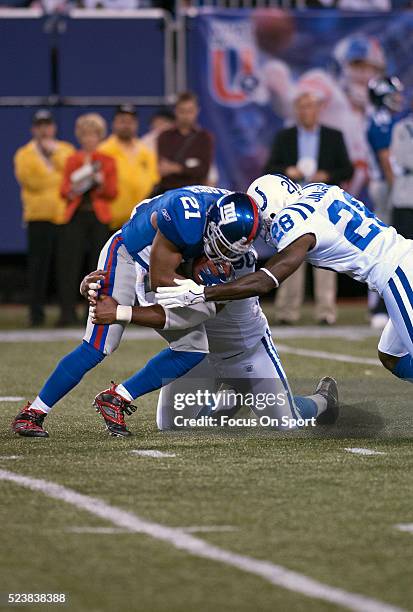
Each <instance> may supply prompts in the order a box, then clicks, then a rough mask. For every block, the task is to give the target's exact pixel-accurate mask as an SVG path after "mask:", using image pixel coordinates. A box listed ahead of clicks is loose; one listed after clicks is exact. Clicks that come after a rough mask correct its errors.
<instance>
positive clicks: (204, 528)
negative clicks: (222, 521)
mask: <svg viewBox="0 0 413 612" xmlns="http://www.w3.org/2000/svg"><path fill="white" fill-rule="evenodd" d="M179 529H180V530H181V531H183V532H184V533H213V532H221V533H224V532H226V531H239V529H238V527H233V526H232V525H195V527H180V528H179Z"/></svg>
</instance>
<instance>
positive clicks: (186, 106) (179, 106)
mask: <svg viewBox="0 0 413 612" xmlns="http://www.w3.org/2000/svg"><path fill="white" fill-rule="evenodd" d="M198 115H199V106H198V101H197V98H196V96H195V95H194V94H193V93H191V92H184V93H181V94H180V95H179V96H178V100H177V102H176V105H175V127H173V128H171V129H169V130H165V131H164V132H162V134H160V135H159V138H158V172H159V175H160V176H161V180H160V183H159V184H158V185H157V187H156V188H155V191H156V193H163V192H164V191H167V190H168V189H178V188H179V187H185V186H187V185H206V184H208V183H207V177H208V174H209V170H210V167H211V164H212V161H213V154H214V142H213V138H212V136H211V134H210V133H209V132H208V131H207V130H204V129H202V128H200V127H199V126H198V125H197V119H198Z"/></svg>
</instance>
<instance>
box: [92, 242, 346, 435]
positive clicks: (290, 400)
mask: <svg viewBox="0 0 413 612" xmlns="http://www.w3.org/2000/svg"><path fill="white" fill-rule="evenodd" d="M255 263H256V253H255V251H254V250H253V249H252V250H250V251H249V252H248V253H246V254H245V255H244V256H242V257H240V259H239V260H238V261H236V262H234V263H233V268H234V276H235V278H242V277H243V276H245V275H246V274H249V273H250V272H251V271H253V270H254V269H255ZM210 270H211V266H210V265H209V266H208V265H205V268H204V269H201V273H200V276H199V278H201V279H202V280H203V281H204V282H205V283H212V282H217V281H218V282H222V280H223V279H222V275H221V278H219V277H214V276H211V275H209V273H210ZM93 274H95V273H91V275H92V280H93V278H94V277H93ZM86 282H87V281H86ZM94 289H95V285H94V284H93V282H92V297H93V298H95V297H96V295H97V294H96V293H93V291H94ZM138 291H141V289H140V288H139V287H138ZM146 295H147V298H148V300H151V296H150V295H149V294H146ZM147 304H148V305H147V306H145V307H141V306H135V307H134V308H133V314H132V322H133V323H135V324H140V325H145V326H149V327H155V328H162V324H163V322H164V321H165V320H166V319H165V315H166V316H170V317H172V318H173V319H174V321H173V325H174V328H175V329H176V328H177V327H178V326H180V325H181V326H182V327H183V328H185V327H189V326H190V325H191V317H190V316H189V315H190V312H189V309H185V310H182V311H181V310H180V309H178V310H177V311H171V310H165V309H163V308H162V307H161V306H158V305H155V306H154V305H150V301H148V302H147ZM117 307H118V303H117V302H116V301H115V300H114V299H113V298H111V297H109V296H104V297H103V299H101V301H99V302H97V303H95V304H94V306H93V310H92V312H93V313H94V314H93V316H94V319H93V320H94V323H100V324H112V323H115V322H116V311H117ZM204 324H205V328H206V333H207V338H208V344H209V354H208V355H207V358H206V359H204V360H203V362H202V364H201V363H200V364H198V365H197V366H196V367H195V368H193V369H192V370H191V371H190V372H188V373H187V374H185V375H184V376H182V377H181V378H180V380H179V381H177V380H176V381H173V382H171V383H169V384H168V385H166V386H164V387H163V388H162V390H161V393H160V395H159V400H158V407H157V424H158V428H159V429H161V430H167V429H173V428H179V427H181V426H183V425H184V424H185V422H184V421H183V419H189V418H195V419H197V418H199V417H200V416H212V417H214V418H217V419H218V420H217V421H216V423H217V424H220V423H221V422H223V424H225V421H221V418H222V417H223V416H224V415H226V416H227V417H233V416H235V414H236V412H237V411H238V409H239V408H241V399H242V398H243V399H246V401H247V407H250V408H251V410H252V411H253V412H254V414H255V416H256V417H257V423H258V424H264V425H268V426H273V427H275V428H278V429H295V425H296V422H297V421H298V420H300V419H314V421H313V423H315V422H317V424H332V423H334V422H335V421H336V420H337V417H338V410H339V409H338V394H337V386H336V383H335V381H334V379H332V378H330V377H324V378H322V379H321V380H320V382H319V383H318V385H317V388H316V391H315V393H314V395H311V396H306V397H302V396H293V394H292V392H291V389H290V386H289V384H288V381H287V377H286V375H285V372H284V369H283V366H282V364H281V360H280V357H279V355H278V352H277V350H276V348H275V346H274V343H273V340H272V337H271V332H270V330H269V328H268V322H267V319H266V317H265V315H264V313H263V312H262V310H261V307H260V305H259V302H258V299H257V298H254V297H252V298H248V299H245V300H241V301H239V302H229V303H228V304H226V305H219V306H218V308H217V314H216V316H212V317H211V318H209V319H207V320H206V321H205V323H204ZM221 387H223V388H225V389H227V390H231V392H230V393H228V394H225V393H224V391H223V390H221ZM220 391H221V392H220ZM232 391H234V392H235V393H236V394H241V395H237V399H238V400H239V401H238V402H237V403H236V404H235V405H234V402H232V403H231V402H230V401H229V400H233V398H234V393H232ZM194 392H197V393H198V397H200V398H212V394H216V395H215V398H219V400H218V401H217V403H215V402H212V403H211V400H210V404H209V406H208V405H206V404H205V405H203V404H202V399H201V404H199V402H197V403H196V404H195V405H192V406H191V405H190V404H189V403H188V404H187V405H185V406H182V407H179V406H178V407H177V405H178V404H177V402H176V399H177V398H179V397H180V396H182V394H193V393H194ZM231 393H232V395H231ZM241 396H242V398H241ZM261 417H264V419H263V422H261ZM269 419H272V421H270V420H269ZM308 422H309V421H308ZM205 424H207V423H205Z"/></svg>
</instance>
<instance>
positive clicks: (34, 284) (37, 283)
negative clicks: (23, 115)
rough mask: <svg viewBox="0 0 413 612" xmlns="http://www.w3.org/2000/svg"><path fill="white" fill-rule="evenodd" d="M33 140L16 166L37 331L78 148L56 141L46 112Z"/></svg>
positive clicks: (36, 117)
mask: <svg viewBox="0 0 413 612" xmlns="http://www.w3.org/2000/svg"><path fill="white" fill-rule="evenodd" d="M32 136H33V138H32V140H31V141H30V142H29V143H27V144H26V145H25V146H24V147H21V148H20V149H18V151H17V152H16V155H15V157H14V165H15V174H16V178H17V180H18V182H19V183H20V185H21V196H22V201H23V219H24V221H25V222H26V223H27V239H28V252H27V263H28V289H29V304H30V325H31V326H32V327H35V326H38V325H42V324H43V322H44V303H45V300H46V291H47V286H48V283H49V278H50V271H51V267H52V261H53V259H54V254H55V248H56V239H57V232H58V226H59V225H60V224H62V223H64V221H65V203H64V200H63V199H62V198H61V196H60V184H61V182H62V177H63V169H64V165H65V163H66V160H67V158H68V156H69V155H71V153H72V152H73V151H74V148H73V147H72V145H71V144H69V143H67V142H63V141H59V140H57V139H56V123H55V121H54V118H53V115H52V114H51V113H50V111H48V110H46V109H43V110H38V111H37V112H36V113H35V114H34V116H33V122H32Z"/></svg>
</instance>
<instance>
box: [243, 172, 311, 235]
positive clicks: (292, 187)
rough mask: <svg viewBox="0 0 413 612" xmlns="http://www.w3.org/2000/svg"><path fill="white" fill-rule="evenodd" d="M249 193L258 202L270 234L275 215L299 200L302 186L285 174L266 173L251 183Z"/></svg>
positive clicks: (267, 231) (265, 227)
mask: <svg viewBox="0 0 413 612" xmlns="http://www.w3.org/2000/svg"><path fill="white" fill-rule="evenodd" d="M247 193H248V195H250V196H251V197H252V198H254V200H255V201H256V202H257V204H258V206H259V209H260V211H261V216H262V219H263V225H264V229H265V233H266V234H268V233H269V230H270V228H271V223H272V220H273V219H274V217H275V216H276V215H278V213H279V212H280V210H281V209H283V208H284V207H285V206H288V205H289V204H291V203H292V202H295V201H296V200H297V198H298V197H299V195H300V187H299V186H298V185H297V183H294V181H292V180H291V179H289V178H288V176H284V174H264V176H260V177H259V178H257V179H255V181H254V182H253V183H251V185H250V186H249V187H248V190H247Z"/></svg>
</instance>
